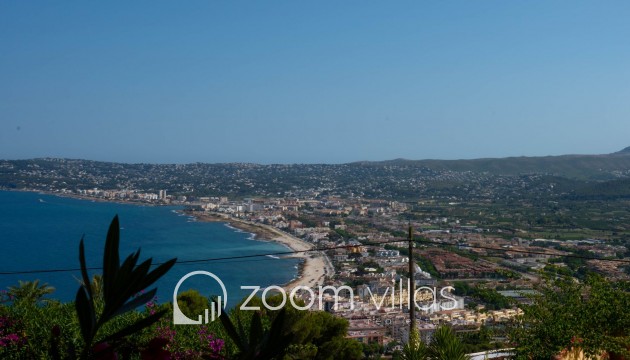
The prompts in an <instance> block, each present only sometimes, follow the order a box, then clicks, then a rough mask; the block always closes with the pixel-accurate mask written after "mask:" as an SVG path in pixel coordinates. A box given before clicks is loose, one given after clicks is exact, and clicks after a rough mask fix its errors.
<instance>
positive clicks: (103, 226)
mask: <svg viewBox="0 0 630 360" xmlns="http://www.w3.org/2000/svg"><path fill="white" fill-rule="evenodd" d="M177 209H179V208H177V207H172V206H142V205H136V204H120V203H109V202H98V201H91V200H83V199H75V198H68V197H60V196H55V195H47V194H41V193H35V192H17V191H0V273H1V272H12V271H32V270H51V269H69V268H78V267H79V255H78V254H79V241H80V239H81V237H82V236H83V237H84V241H85V246H86V258H87V263H88V267H101V266H102V257H103V246H104V244H105V236H106V234H107V229H108V227H109V224H110V222H111V220H112V218H113V217H114V215H116V214H117V215H118V216H119V219H120V226H121V243H120V255H121V261H122V259H124V257H126V256H127V255H128V254H130V253H131V252H133V251H135V250H136V249H138V248H141V255H140V261H142V260H144V259H147V258H149V257H151V258H153V260H154V262H163V261H166V260H168V259H170V258H173V257H177V258H178V260H180V261H181V260H184V261H186V260H200V259H210V258H226V257H234V256H247V255H254V254H266V253H273V252H282V251H287V248H286V247H284V246H283V245H280V244H276V243H273V242H268V241H258V240H254V239H253V235H252V234H249V233H246V232H242V231H240V230H237V229H234V228H230V227H228V226H227V225H226V224H224V223H212V222H198V221H194V219H192V218H191V217H189V216H184V215H182V214H179V213H176V212H175V210H177ZM297 264H298V260H297V259H291V258H281V259H277V258H274V257H269V256H262V257H254V258H249V259H234V260H221V261H210V262H203V263H195V264H176V265H175V266H174V267H173V268H172V269H171V271H170V272H169V273H168V274H166V275H165V276H164V277H163V278H162V279H160V280H159V281H158V282H157V287H158V301H159V302H165V301H170V300H171V299H172V296H173V290H174V288H175V285H176V284H177V282H178V281H179V279H180V278H182V277H183V276H184V275H185V274H187V273H189V272H191V271H196V270H204V271H209V272H212V273H214V274H215V275H217V276H218V277H219V278H220V279H221V280H222V281H223V283H224V284H225V286H226V288H227V292H228V306H234V305H235V304H236V303H238V301H240V300H241V299H242V298H243V297H245V296H247V295H248V294H249V292H248V291H245V290H241V289H240V287H241V285H258V286H261V287H265V286H269V285H274V284H275V285H281V284H284V283H287V282H289V281H290V280H291V279H293V278H294V277H295V276H296V274H297ZM97 273H101V271H100V270H93V271H90V274H91V275H92V274H97ZM79 278H80V272H78V271H72V272H57V273H51V272H45V273H33V274H18V275H6V274H5V275H2V274H0V289H5V290H6V288H7V287H8V286H11V285H16V284H17V283H18V280H23V281H25V280H29V281H32V280H35V279H39V280H40V281H41V282H46V283H48V284H49V285H51V286H53V287H55V289H56V291H55V292H54V293H53V294H52V295H51V298H55V299H58V300H61V301H72V300H74V297H75V294H76V291H77V289H78V286H79V282H78V279H79ZM189 288H192V289H197V290H198V291H200V292H201V293H202V294H203V295H220V294H221V291H220V287H219V285H218V284H217V282H216V281H214V280H213V279H212V278H210V277H206V276H194V277H191V278H189V279H188V280H186V281H185V282H184V283H183V284H182V286H181V288H180V290H179V292H180V293H181V292H182V291H184V290H186V289H189Z"/></svg>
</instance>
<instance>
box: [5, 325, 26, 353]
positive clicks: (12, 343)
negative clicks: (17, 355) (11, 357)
mask: <svg viewBox="0 0 630 360" xmlns="http://www.w3.org/2000/svg"><path fill="white" fill-rule="evenodd" d="M20 333H22V331H21V330H20V327H19V324H18V322H17V321H15V320H13V319H11V318H9V317H8V316H0V354H2V353H3V352H8V351H12V350H15V349H16V348H19V347H20V346H22V345H24V344H25V343H26V339H25V338H24V337H22V336H21V334H20ZM22 335H23V334H22Z"/></svg>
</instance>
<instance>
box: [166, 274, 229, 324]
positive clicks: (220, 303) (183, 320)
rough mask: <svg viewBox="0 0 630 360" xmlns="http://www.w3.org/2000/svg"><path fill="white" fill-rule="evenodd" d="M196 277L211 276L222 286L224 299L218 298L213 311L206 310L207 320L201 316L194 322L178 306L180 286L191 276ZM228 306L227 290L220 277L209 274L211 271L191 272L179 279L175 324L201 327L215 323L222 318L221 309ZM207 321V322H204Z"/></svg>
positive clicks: (212, 308) (213, 304)
mask: <svg viewBox="0 0 630 360" xmlns="http://www.w3.org/2000/svg"><path fill="white" fill-rule="evenodd" d="M195 275H206V276H210V277H211V278H213V279H214V280H216V281H217V282H218V283H219V285H220V286H221V290H222V291H223V297H221V296H218V297H217V301H216V302H214V303H212V304H211V306H210V307H211V309H210V310H208V309H206V311H205V314H204V315H205V319H204V317H203V316H202V315H199V320H193V319H191V318H189V317H188V316H186V315H185V314H184V313H183V312H182V311H181V310H180V309H179V305H178V304H177V292H178V290H179V286H180V285H181V284H182V283H183V282H184V281H185V280H186V279H188V278H189V277H191V276H195ZM226 304H227V290H226V289H225V285H224V284H223V281H221V279H219V277H218V276H216V275H214V274H213V273H211V272H209V271H203V270H198V271H193V272H189V273H188V274H186V275H185V276H184V277H182V278H181V279H179V281H178V282H177V285H176V286H175V291H173V324H175V325H200V324H207V323H209V322H211V321H214V320H215V319H216V318H217V317H219V316H221V307H223V310H225V307H226ZM215 305H216V309H215ZM203 320H205V322H204V321H203Z"/></svg>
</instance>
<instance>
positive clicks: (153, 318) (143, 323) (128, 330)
mask: <svg viewBox="0 0 630 360" xmlns="http://www.w3.org/2000/svg"><path fill="white" fill-rule="evenodd" d="M166 311H167V310H162V311H159V312H157V313H155V314H153V315H149V316H147V317H146V318H144V319H141V320H139V321H136V322H135V323H133V324H131V325H129V326H127V327H125V328H124V329H122V330H120V331H118V332H116V333H114V334H112V335H110V336H108V337H106V338H105V339H103V340H101V341H112V340H118V339H122V338H124V337H125V336H129V335H132V334H134V333H136V332H138V331H140V330H142V329H144V328H146V327H149V326H151V325H153V323H155V322H157V321H158V320H160V318H161V317H162V316H163V315H164V314H165V313H166Z"/></svg>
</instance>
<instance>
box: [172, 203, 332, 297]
mask: <svg viewBox="0 0 630 360" xmlns="http://www.w3.org/2000/svg"><path fill="white" fill-rule="evenodd" d="M182 212H183V213H184V214H187V215H190V216H194V217H195V219H197V221H202V222H204V221H205V222H224V223H227V224H229V225H230V226H232V227H234V228H236V229H239V230H242V231H246V232H249V233H252V234H254V239H255V240H258V241H271V242H275V243H278V244H282V245H284V246H286V247H288V248H289V249H291V250H293V251H304V252H298V253H294V254H290V255H285V256H288V257H292V258H297V259H301V260H302V261H301V262H300V265H299V266H298V274H297V276H296V278H294V279H293V280H291V281H289V282H288V283H286V284H284V285H282V287H283V288H284V289H285V290H288V291H290V290H291V289H292V288H294V287H296V286H308V287H311V288H317V287H318V286H320V285H323V284H324V280H325V277H326V276H331V275H333V274H334V270H333V269H332V267H331V265H330V264H331V263H330V261H328V259H327V256H326V255H325V254H323V253H322V252H321V251H318V252H306V251H305V250H311V249H312V248H313V245H312V244H310V243H308V242H306V241H304V240H302V239H299V238H297V237H295V236H293V235H290V234H287V233H285V232H283V231H282V230H280V229H277V228H275V227H273V226H270V225H266V224H260V223H254V222H251V221H248V220H242V219H238V218H233V217H230V216H227V215H223V214H218V213H201V214H196V213H195V212H189V211H187V212H184V211H182Z"/></svg>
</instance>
